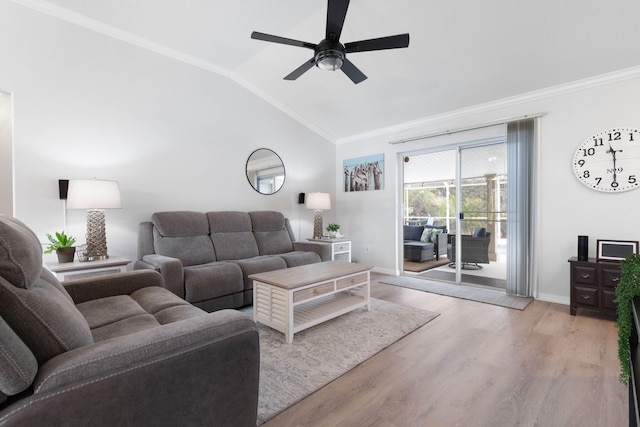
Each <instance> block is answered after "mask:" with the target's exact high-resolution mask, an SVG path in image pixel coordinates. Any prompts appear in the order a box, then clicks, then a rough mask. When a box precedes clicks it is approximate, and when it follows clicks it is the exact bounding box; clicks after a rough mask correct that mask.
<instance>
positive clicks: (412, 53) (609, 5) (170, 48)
mask: <svg viewBox="0 0 640 427" xmlns="http://www.w3.org/2000/svg"><path fill="white" fill-rule="evenodd" d="M13 1H15V2H16V3H19V4H23V5H25V6H28V7H33V8H36V9H39V10H41V11H44V12H46V13H50V14H52V15H54V16H57V17H59V18H62V19H66V20H68V21H71V22H73V23H75V24H79V25H83V26H85V27H88V28H92V29H95V30H96V31H101V32H104V33H106V34H110V35H112V36H114V37H118V38H121V39H124V40H127V41H131V42H134V43H136V44H139V45H143V46H147V47H150V48H151V49H154V50H156V51H158V52H162V53H164V54H168V55H170V56H173V57H176V58H179V59H182V60H185V61H187V62H192V63H194V64H196V65H198V66H201V67H204V68H207V69H210V70H211V71H212V72H215V73H220V74H223V75H227V76H228V77H229V78H230V79H232V80H235V81H236V82H238V83H240V84H242V85H244V86H245V87H247V88H248V89H249V90H252V91H254V92H255V93H256V94H258V95H259V96H261V97H263V98H264V99H266V100H267V101H268V102H271V103H272V104H273V105H275V106H276V107H277V108H280V109H281V110H283V111H285V112H286V113H287V114H290V115H291V116H292V117H294V118H295V119H296V120H299V121H300V122H302V123H303V124H305V125H306V126H308V127H310V128H311V129H312V130H314V131H316V132H318V133H319V134H321V135H323V136H325V137H326V138H327V139H329V140H331V141H333V142H341V141H346V140H350V139H354V138H357V137H358V136H359V135H362V134H364V133H368V132H372V131H376V130H381V129H385V128H390V127H398V126H402V125H403V124H406V123H411V122H415V121H419V120H422V119H424V118H426V117H431V116H437V115H441V114H445V113H447V112H451V111H455V110H459V109H462V108H465V107H470V106H474V105H479V104H485V103H490V102H493V101H496V100H500V99H504V98H508V97H514V96H519V95H522V94H525V93H529V92H532V91H537V90H541V89H545V88H549V87H553V86H556V85H562V84H566V83H569V82H573V81H576V80H581V79H587V78H590V77H594V76H600V75H603V74H606V73H611V72H616V71H620V70H625V69H631V68H635V67H639V66H640V24H638V17H639V16H640V2H639V1H637V0H607V1H602V0H562V1H558V0H539V1H530V0H475V1H474V0H447V1H434V0H397V1H389V0H352V1H351V5H350V6H349V10H348V13H347V16H346V21H345V25H344V29H343V33H342V36H341V41H342V42H343V43H346V42H349V41H356V40H363V39H369V38H376V37H381V36H387V35H394V34H399V33H405V32H408V33H410V37H411V39H410V45H409V48H407V49H397V50H384V51H378V52H362V53H352V54H349V55H348V57H349V59H350V60H351V61H352V62H353V63H355V64H356V65H357V66H358V67H359V68H360V69H361V70H362V71H363V72H364V73H365V74H366V75H367V76H368V79H367V80H365V81H364V82H362V83H360V84H358V85H354V84H353V83H352V82H351V81H350V80H349V79H348V78H347V77H346V76H345V75H344V74H343V73H342V72H340V71H338V72H331V71H322V70H319V69H316V68H313V69H311V70H309V71H308V72H307V73H306V74H304V75H303V76H301V77H300V78H299V79H298V80H296V81H285V80H283V77H284V76H285V75H287V74H289V73H290V72H291V71H293V70H294V69H295V68H297V67H298V66H300V65H301V64H302V63H303V62H304V61H306V60H308V59H310V57H311V56H312V51H310V50H308V49H303V48H299V47H293V46H286V45H278V44H273V43H266V42H263V41H258V40H252V39H251V38H250V34H251V32H252V31H254V30H255V31H260V32H264V33H269V34H275V35H279V36H283V37H288V38H292V39H297V40H303V41H308V42H312V43H318V42H319V41H320V40H321V39H322V38H323V36H324V31H325V23H326V8H327V2H326V0H304V1H300V0H299V1H294V0H183V1H175V0H135V1H131V0H109V1H99V0H13Z"/></svg>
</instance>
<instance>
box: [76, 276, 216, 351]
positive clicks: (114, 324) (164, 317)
mask: <svg viewBox="0 0 640 427" xmlns="http://www.w3.org/2000/svg"><path fill="white" fill-rule="evenodd" d="M77 307H78V310H80V312H81V313H82V315H83V316H84V317H85V318H86V319H87V323H88V324H89V327H90V328H91V333H92V334H93V339H94V340H95V341H96V342H97V341H103V340H106V339H109V338H114V337H119V336H123V335H128V334H132V333H135V332H139V331H143V330H146V329H150V328H155V327H157V326H160V325H164V324H167V323H173V322H177V321H179V320H183V319H188V318H190V317H194V316H200V315H202V314H204V311H202V310H200V309H199V308H197V307H194V306H192V305H191V304H189V303H188V302H186V301H185V300H183V299H181V298H179V297H178V296H176V295H174V294H173V293H171V292H169V291H168V290H166V289H164V288H161V287H158V286H149V287H146V288H142V289H138V290H137V291H135V292H133V293H132V294H131V295H117V296H112V297H106V298H100V299H96V300H91V301H87V302H83V303H80V304H78V305H77Z"/></svg>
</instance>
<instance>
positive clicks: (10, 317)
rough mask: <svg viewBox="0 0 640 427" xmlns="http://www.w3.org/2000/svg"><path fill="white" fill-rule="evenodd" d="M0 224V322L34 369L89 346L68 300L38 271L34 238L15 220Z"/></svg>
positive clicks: (38, 250) (88, 336)
mask: <svg viewBox="0 0 640 427" xmlns="http://www.w3.org/2000/svg"><path fill="white" fill-rule="evenodd" d="M0 219H1V220H0V271H1V272H2V277H0V317H2V318H3V319H4V320H5V322H6V323H7V324H8V325H9V327H10V328H11V329H12V330H13V331H14V332H15V334H16V335H17V336H18V337H19V338H20V339H21V340H22V341H23V342H24V344H26V346H27V347H28V348H29V349H30V350H31V352H32V353H33V355H34V356H35V358H36V360H37V361H38V363H40V364H42V363H44V362H46V361H47V360H49V359H51V358H52V357H54V356H57V355H58V354H60V353H64V352H65V351H68V350H72V349H74V348H78V347H81V346H84V345H87V344H90V343H92V342H93V339H92V337H91V332H90V331H89V325H87V322H86V321H85V320H84V318H83V317H82V314H80V312H79V311H78V309H77V308H76V307H75V305H74V304H73V301H72V300H71V297H70V296H69V294H68V293H67V291H66V290H65V289H64V287H63V286H62V285H61V284H60V282H58V280H57V279H56V278H55V277H54V276H53V275H52V274H51V273H50V272H49V271H48V270H46V269H44V268H42V253H41V251H42V246H41V245H40V243H39V241H38V238H37V237H36V236H35V234H34V233H33V232H32V231H31V230H30V229H29V228H28V227H27V226H25V225H24V224H23V223H22V222H20V221H19V220H17V219H14V218H8V217H6V216H2V217H0ZM32 258H33V259H35V260H37V263H34V262H33V259H32Z"/></svg>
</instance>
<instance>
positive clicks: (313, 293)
mask: <svg viewBox="0 0 640 427" xmlns="http://www.w3.org/2000/svg"><path fill="white" fill-rule="evenodd" d="M329 292H333V281H331V282H326V283H321V284H319V285H316V286H313V287H311V288H307V289H302V290H300V291H295V292H294V293H293V302H294V303H295V302H300V301H306V300H308V299H311V298H314V297H317V296H319V295H324V294H328V293H329Z"/></svg>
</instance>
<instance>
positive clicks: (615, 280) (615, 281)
mask: <svg viewBox="0 0 640 427" xmlns="http://www.w3.org/2000/svg"><path fill="white" fill-rule="evenodd" d="M611 281H612V282H613V283H618V282H619V281H620V278H619V277H614V278H612V279H611Z"/></svg>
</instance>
